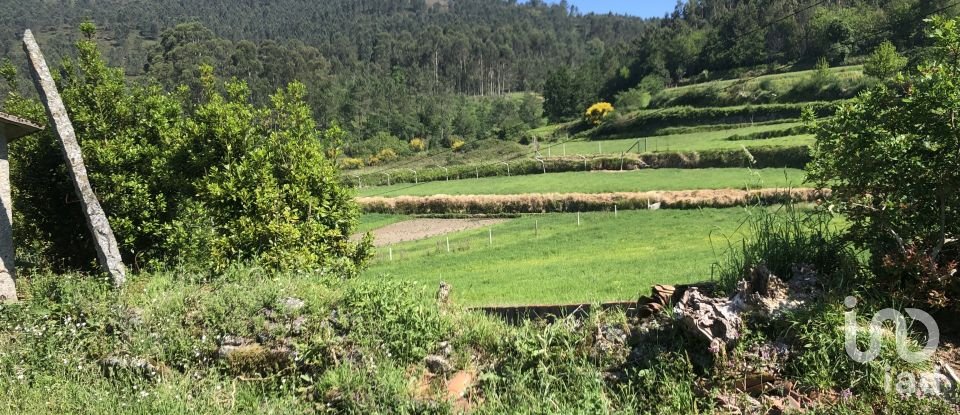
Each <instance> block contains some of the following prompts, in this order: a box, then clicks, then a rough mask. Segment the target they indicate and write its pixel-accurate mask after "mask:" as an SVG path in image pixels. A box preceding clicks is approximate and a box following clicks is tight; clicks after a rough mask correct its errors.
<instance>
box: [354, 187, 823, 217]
mask: <svg viewBox="0 0 960 415" xmlns="http://www.w3.org/2000/svg"><path fill="white" fill-rule="evenodd" d="M828 195H829V193H825V192H824V191H821V190H817V189H809V188H800V189H760V190H738V189H718V190H679V191H655V192H618V193H531V194H517V195H459V196H451V195H433V196H399V197H361V198H357V203H358V204H359V205H360V207H361V208H362V209H363V211H364V212H367V213H393V214H407V215H413V214H470V215H474V214H502V213H548V212H588V211H606V210H613V207H614V205H616V206H617V208H618V209H620V210H624V209H648V208H649V207H650V206H651V205H653V204H656V203H660V207H661V208H663V209H689V208H699V207H714V208H722V207H733V206H746V205H756V204H760V205H772V204H780V203H787V202H794V203H802V202H813V201H816V200H818V199H821V198H823V197H825V196H828Z"/></svg>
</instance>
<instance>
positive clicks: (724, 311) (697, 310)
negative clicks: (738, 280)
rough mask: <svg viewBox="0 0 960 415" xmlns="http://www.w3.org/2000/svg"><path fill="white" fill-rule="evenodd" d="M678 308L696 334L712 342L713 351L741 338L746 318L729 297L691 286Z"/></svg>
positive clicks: (684, 321)
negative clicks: (714, 295) (705, 291)
mask: <svg viewBox="0 0 960 415" xmlns="http://www.w3.org/2000/svg"><path fill="white" fill-rule="evenodd" d="M675 310H676V313H677V317H678V318H679V319H680V320H681V321H682V322H683V325H684V326H685V327H686V328H687V330H688V331H689V332H690V333H691V334H693V335H694V337H699V338H701V339H703V340H706V341H707V342H708V343H709V344H710V351H711V352H712V353H719V352H720V351H721V350H724V349H725V348H726V347H728V346H730V345H732V344H734V343H735V342H736V341H737V340H738V339H739V338H740V330H741V328H742V327H743V320H742V319H741V318H740V316H739V315H738V314H737V312H736V311H735V309H734V307H733V303H732V302H731V301H730V300H727V299H725V298H712V297H707V296H705V295H703V294H702V293H701V292H700V289H699V288H695V287H692V288H689V289H687V290H686V292H685V293H684V294H683V297H682V298H681V299H680V302H679V303H677V306H676V308H675Z"/></svg>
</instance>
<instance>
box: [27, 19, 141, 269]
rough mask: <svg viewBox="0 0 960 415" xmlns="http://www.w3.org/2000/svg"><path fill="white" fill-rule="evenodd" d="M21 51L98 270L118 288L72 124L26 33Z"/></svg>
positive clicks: (112, 244)
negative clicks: (77, 202)
mask: <svg viewBox="0 0 960 415" xmlns="http://www.w3.org/2000/svg"><path fill="white" fill-rule="evenodd" d="M23 49H24V51H26V52H27V57H28V58H29V59H30V72H31V74H32V75H33V81H34V82H35V83H36V85H37V91H38V92H39V93H40V99H41V100H42V101H43V103H44V106H45V107H46V109H47V116H48V117H49V118H50V125H52V126H53V127H54V131H56V133H57V136H58V137H60V149H61V150H63V157H64V159H66V161H67V171H68V172H70V178H71V179H73V188H74V190H75V191H76V192H77V196H79V197H80V204H81V206H82V208H83V213H84V217H85V218H86V219H87V227H88V228H89V229H90V233H91V234H93V239H94V245H96V248H97V259H99V260H100V267H101V268H103V270H104V271H105V272H107V273H108V274H110V277H111V278H113V284H114V285H116V286H119V285H121V284H123V282H124V280H125V279H126V271H125V269H124V267H123V261H122V259H121V258H120V249H119V248H118V247H117V239H116V238H115V237H114V236H113V229H111V228H110V222H109V221H107V215H106V214H104V213H103V208H101V207H100V202H99V201H98V200H97V195H96V194H94V192H93V188H92V187H90V180H89V179H87V168H86V166H84V164H83V154H82V153H81V152H80V144H79V143H78V142H77V135H76V133H75V132H74V131H73V124H71V123H70V117H69V116H68V115H67V109H66V107H64V106H63V101H62V100H61V99H60V92H58V91H57V85H56V84H55V83H54V82H53V77H52V76H50V70H49V69H47V62H46V60H44V59H43V54H42V53H40V46H38V45H37V41H36V40H35V39H34V38H33V33H31V32H30V31H29V30H27V31H26V32H24V34H23Z"/></svg>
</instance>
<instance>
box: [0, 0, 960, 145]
mask: <svg viewBox="0 0 960 415" xmlns="http://www.w3.org/2000/svg"><path fill="white" fill-rule="evenodd" d="M947 5H949V2H948V1H946V0H933V1H920V0H837V1H826V0H819V1H816V0H813V1H801V0H761V1H743V0H692V1H688V2H684V3H682V4H679V5H678V6H677V8H676V10H675V11H674V12H673V13H672V14H670V15H668V16H664V17H663V18H660V19H648V20H644V19H639V18H633V17H626V16H614V15H583V14H581V13H579V12H578V11H577V10H576V9H575V8H573V7H570V6H568V5H567V4H566V2H560V3H559V4H553V5H550V4H546V3H544V2H543V1H540V0H535V1H530V2H524V3H518V2H516V1H513V0H510V1H503V0H450V1H423V0H332V1H322V2H317V1H311V0H280V1H270V2H264V1H255V0H242V1H212V0H155V1H154V0H151V1H146V0H71V1H67V0H56V1H51V0H43V1H35V2H17V3H15V4H11V5H9V6H7V7H6V8H5V9H4V10H2V11H0V27H2V28H3V29H0V31H2V36H3V37H4V38H5V39H6V41H5V42H4V44H5V48H6V49H7V53H6V55H7V56H13V57H16V56H19V53H18V50H19V46H18V44H17V36H19V33H20V32H21V31H22V30H23V29H24V28H27V27H31V28H34V29H35V30H37V31H39V32H41V41H42V42H43V43H44V46H45V48H46V50H47V52H48V54H50V55H51V57H52V58H56V57H60V56H69V55H70V54H71V52H70V50H72V44H73V42H74V41H75V40H76V39H77V38H78V37H79V33H78V32H77V30H76V27H77V26H78V25H79V23H81V22H83V21H85V20H87V19H89V20H92V21H93V22H94V23H96V24H97V25H98V27H99V28H100V32H99V34H98V39H99V41H100V43H101V46H102V47H104V48H105V55H106V56H107V58H108V59H109V60H110V61H111V63H112V64H114V65H118V66H122V67H123V68H124V69H125V71H126V73H127V75H128V76H131V77H137V78H138V79H142V80H143V81H144V82H148V81H149V80H151V79H155V80H157V81H159V82H160V83H161V84H163V85H165V86H167V87H169V88H172V87H174V86H176V85H180V84H186V85H190V86H192V87H193V93H194V94H197V93H199V88H198V85H199V67H200V65H201V64H206V65H210V66H212V67H213V68H214V70H215V74H216V75H217V76H220V77H223V78H230V77H237V78H239V79H241V80H245V81H246V82H248V84H249V85H250V87H251V92H252V94H253V95H254V98H255V99H257V100H258V101H261V102H262V101H264V100H266V99H267V97H268V96H269V95H270V94H271V93H273V92H274V91H276V90H277V89H278V88H280V87H282V86H284V85H286V84H287V83H289V82H291V81H293V80H300V81H302V82H304V83H305V84H306V85H307V89H308V101H309V103H310V104H311V106H312V107H313V109H314V112H315V116H316V118H317V119H318V121H319V122H320V123H321V125H327V124H330V123H337V124H339V125H340V126H341V127H342V128H343V129H344V130H345V131H346V132H347V133H348V134H347V137H346V138H345V140H346V142H347V143H352V145H351V146H348V153H350V154H351V155H358V156H359V155H370V154H375V153H376V152H378V151H380V150H382V149H384V148H392V149H393V151H394V152H395V153H396V152H398V151H399V152H402V150H403V149H405V148H406V144H407V142H408V141H410V140H412V139H414V138H417V137H419V138H423V139H424V142H425V144H426V146H428V147H435V146H438V145H443V146H453V145H454V144H456V143H464V142H465V143H469V142H471V141H474V140H479V139H484V138H503V139H512V140H516V139H518V138H519V136H520V135H521V134H522V132H523V131H525V130H526V129H528V128H533V127H538V126H539V125H540V123H541V122H542V121H541V112H540V99H539V98H538V97H537V96H535V95H532V94H544V93H545V94H544V95H545V96H546V98H547V102H546V106H545V109H546V110H547V115H549V116H550V117H551V118H553V119H565V118H572V117H574V116H577V115H579V114H580V113H582V112H583V110H584V109H585V108H586V106H588V105H589V104H591V103H593V102H595V101H596V100H599V99H608V100H609V99H613V98H614V96H615V95H616V94H618V93H620V92H622V91H624V90H628V89H630V88H635V87H637V86H638V85H640V88H641V89H643V90H645V91H650V92H655V91H656V90H657V89H658V88H662V87H663V86H664V85H675V84H685V83H693V82H700V81H707V80H711V79H717V78H718V77H730V76H737V75H740V74H742V73H746V72H748V71H749V72H750V73H757V72H761V73H762V72H767V71H770V70H773V69H776V68H780V67H782V65H795V64H799V65H800V66H812V64H813V63H814V62H816V61H817V60H818V59H820V58H822V57H825V58H827V59H828V60H829V61H830V64H834V65H835V64H842V63H850V62H854V63H855V62H856V61H857V60H858V59H859V57H861V56H863V55H865V54H866V53H868V52H870V51H871V50H873V48H875V47H876V46H877V45H878V44H880V42H882V41H883V40H886V39H892V40H893V41H894V43H895V44H896V45H897V46H898V47H900V48H901V49H903V48H911V47H914V46H916V45H918V44H920V43H922V41H923V37H922V36H920V35H919V32H918V31H917V28H918V27H920V26H921V25H920V19H921V17H922V16H925V15H927V14H929V13H930V12H931V11H934V10H939V9H943V8H944V7H945V6H947ZM51 60H56V59H51ZM545 89H546V91H545ZM521 91H522V92H529V93H532V94H530V95H520V94H511V93H514V92H521ZM477 97H487V98H483V99H479V98H477ZM491 97H492V98H491ZM371 139H372V140H371ZM385 156H387V157H388V158H389V157H390V154H385Z"/></svg>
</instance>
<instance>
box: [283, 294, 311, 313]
mask: <svg viewBox="0 0 960 415" xmlns="http://www.w3.org/2000/svg"><path fill="white" fill-rule="evenodd" d="M305 305H306V303H305V302H304V301H303V300H301V299H299V298H294V297H285V298H283V299H282V300H280V308H281V309H282V310H283V312H285V313H288V314H289V313H293V312H296V311H300V309H302V308H303V307H304V306H305Z"/></svg>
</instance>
